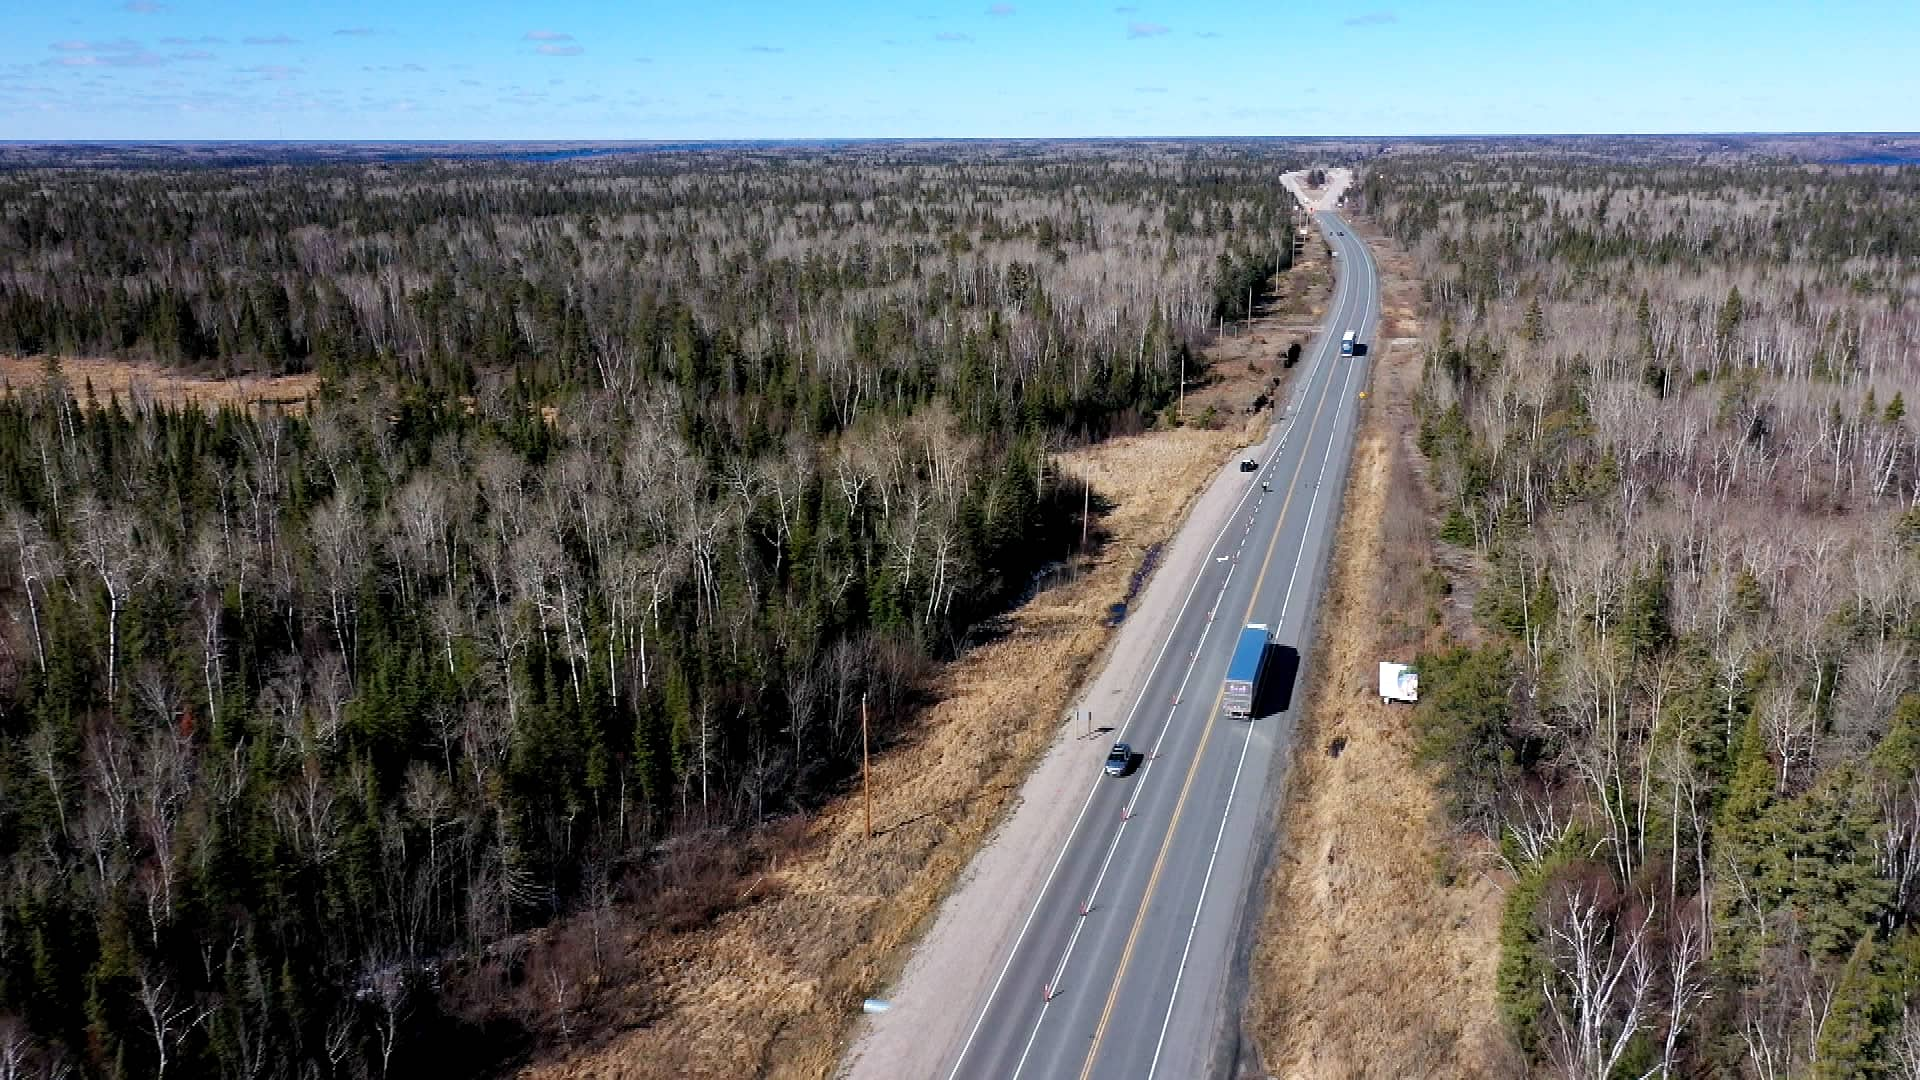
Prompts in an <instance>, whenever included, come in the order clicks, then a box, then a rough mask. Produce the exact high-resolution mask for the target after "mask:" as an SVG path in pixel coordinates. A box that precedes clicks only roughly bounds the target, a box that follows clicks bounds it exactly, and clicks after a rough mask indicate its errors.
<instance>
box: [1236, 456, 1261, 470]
mask: <svg viewBox="0 0 1920 1080" xmlns="http://www.w3.org/2000/svg"><path fill="white" fill-rule="evenodd" d="M1259 467H1260V463H1259V462H1257V461H1255V460H1253V459H1252V458H1241V459H1240V471H1241V472H1252V471H1253V470H1255V469H1257V468H1259Z"/></svg>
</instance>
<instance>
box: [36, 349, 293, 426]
mask: <svg viewBox="0 0 1920 1080" xmlns="http://www.w3.org/2000/svg"><path fill="white" fill-rule="evenodd" d="M58 364H59V370H60V376H61V378H63V379H65V380H66V381H67V385H68V388H69V390H70V392H71V393H72V394H73V396H74V397H75V399H77V400H78V401H79V402H80V403H81V404H83V405H85V404H87V403H88V402H89V401H91V402H93V403H96V404H98V405H99V406H101V407H102V408H104V407H106V405H107V404H108V403H109V402H114V401H117V402H119V403H120V407H121V408H122V409H132V408H135V407H137V406H144V405H145V404H148V403H153V404H159V405H166V406H169V407H174V408H179V407H182V406H186V405H198V406H199V407H201V408H203V409H209V410H211V409H218V408H221V407H223V406H234V407H236V408H274V409H279V410H281V411H283V412H287V413H292V414H294V415H299V414H301V413H303V412H305V411H306V407H307V402H308V401H310V400H311V399H312V398H313V396H314V395H315V394H316V393H318V392H319V390H320V376H318V375H316V374H313V373H307V374H304V375H240V376H236V377H234V378H230V379H217V378H208V377H204V376H199V375H190V374H187V373H185V372H182V371H176V370H173V369H170V368H165V367H161V366H160V365H158V364H151V363H145V362H141V361H135V360H114V359H108V358H105V357H93V356H63V357H60V358H59V359H58ZM46 377H47V358H46V357H44V356H0V394H10V393H15V392H19V391H22V390H25V389H27V388H29V387H37V386H39V385H41V384H42V383H43V382H45V381H46Z"/></svg>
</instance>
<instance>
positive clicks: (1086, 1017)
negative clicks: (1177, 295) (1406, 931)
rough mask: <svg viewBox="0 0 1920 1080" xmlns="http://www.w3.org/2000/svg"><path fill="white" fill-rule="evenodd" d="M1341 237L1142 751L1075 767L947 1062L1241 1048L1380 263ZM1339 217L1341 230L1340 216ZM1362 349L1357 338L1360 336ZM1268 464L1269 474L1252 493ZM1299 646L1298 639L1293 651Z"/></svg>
mask: <svg viewBox="0 0 1920 1080" xmlns="http://www.w3.org/2000/svg"><path fill="white" fill-rule="evenodd" d="M1317 218H1318V221H1319V224H1320V227H1321V229H1322V232H1323V233H1324V235H1325V237H1326V239H1327V241H1328V243H1329V244H1330V245H1331V246H1332V247H1333V249H1334V250H1335V251H1336V252H1338V255H1339V257H1338V258H1337V259H1336V260H1335V261H1336V264H1337V270H1338V274H1337V283H1336V285H1335V290H1334V298H1333V301H1332V303H1331V304H1330V306H1329V309H1328V317H1327V320H1326V322H1325V324H1324V325H1323V326H1322V328H1321V333H1320V336H1319V338H1318V340H1317V341H1316V342H1315V343H1314V346H1313V348H1312V349H1311V350H1310V351H1309V353H1308V354H1307V357H1306V358H1305V359H1306V367H1305V369H1304V372H1303V375H1302V377H1300V378H1297V379H1296V380H1295V385H1294V388H1293V390H1292V393H1291V395H1290V397H1289V400H1288V402H1287V407H1286V408H1285V410H1284V415H1282V416H1281V417H1280V418H1278V419H1277V420H1276V422H1275V425H1274V428H1273V430H1272V432H1271V433H1270V434H1269V436H1268V439H1267V441H1266V443H1265V444H1264V446H1263V448H1262V449H1261V450H1259V451H1256V453H1257V454H1258V455H1259V456H1260V463H1261V467H1260V469H1259V471H1258V472H1257V473H1253V472H1250V473H1246V474H1244V475H1245V477H1246V484H1247V491H1246V494H1245V496H1244V497H1243V499H1242V501H1241V502H1240V504H1239V506H1238V508H1237V509H1236V510H1235V512H1234V514H1233V517H1232V519H1231V520H1230V521H1229V522H1228V524H1227V526H1226V527H1225V529H1224V530H1223V531H1222V532H1221V533H1220V534H1219V535H1218V536H1217V537H1216V538H1215V540H1214V547H1213V551H1212V553H1211V554H1210V555H1209V557H1208V559H1207V560H1206V562H1205V563H1204V564H1203V569H1202V570H1201V571H1200V573H1199V575H1198V576H1197V578H1196V580H1194V581H1193V582H1192V583H1191V586H1190V588H1189V589H1187V590H1184V595H1185V596H1186V600H1185V603H1184V606H1183V608H1182V610H1181V611H1180V612H1179V613H1178V615H1177V616H1176V617H1175V618H1174V619H1173V621H1172V627H1173V629H1172V631H1171V633H1170V634H1169V635H1168V637H1167V638H1166V640H1165V641H1164V642H1163V643H1161V645H1160V647H1159V649H1158V651H1157V654H1156V655H1157V659H1156V660H1155V662H1154V664H1153V667H1152V668H1151V669H1150V671H1149V672H1148V674H1147V677H1146V679H1145V683H1144V685H1145V689H1144V690H1143V691H1142V693H1141V694H1140V696H1139V698H1138V700H1137V701H1135V702H1134V704H1133V706H1132V707H1131V709H1130V711H1129V712H1128V714H1127V716H1126V717H1125V719H1124V720H1123V721H1122V722H1121V723H1120V724H1119V725H1118V728H1117V730H1115V731H1114V732H1113V736H1112V737H1113V738H1114V739H1116V740H1125V741H1127V742H1129V743H1131V744H1132V745H1133V747H1134V749H1135V750H1136V751H1137V752H1139V753H1140V754H1141V760H1140V761H1139V763H1138V764H1137V765H1136V767H1135V768H1134V769H1133V771H1132V772H1131V773H1130V774H1128V775H1126V776H1124V777H1120V778H1109V777H1105V776H1099V775H1095V776H1089V777H1088V781H1087V782H1088V785H1089V790H1088V794H1087V796H1086V800H1085V802H1084V803H1083V804H1082V805H1081V809H1080V810H1079V817H1078V819H1077V820H1076V822H1075V824H1074V825H1073V828H1072V829H1071V831H1070V832H1069V834H1068V838H1067V842H1066V845H1065V847H1064V848H1063V849H1062V850H1061V851H1060V852H1059V854H1058V856H1057V860H1056V861H1055V862H1054V863H1053V866H1052V872H1051V873H1050V874H1049V876H1048V877H1047V879H1046V882H1045V884H1044V885H1043V887H1042V888H1041V891H1040V895H1039V896H1037V897H1021V898H1010V900H1009V902H1010V903H1018V904H1020V905H1022V908H1023V915H1022V920H1023V921H1022V924H1021V929H1020V931H1019V933H1018V935H1017V936H1016V937H1015V938H1014V939H1013V941H1012V943H1011V945H1010V946H1007V947H1006V948H1005V949H1004V950H1003V951H1002V954H1001V955H999V956H996V957H995V958H994V963H995V964H996V965H997V966H998V970H997V972H996V973H995V977H994V979H993V981H992V983H991V984H990V989H989V990H988V992H987V994H986V996H985V998H984V1000H976V1001H954V1002H950V1003H949V1004H950V1006H951V1007H952V1008H954V1009H967V1010H969V1017H968V1022H967V1024H966V1027H965V1031H966V1036H965V1040H964V1042H963V1043H962V1044H961V1045H958V1046H955V1047H954V1048H953V1049H952V1050H951V1051H950V1053H949V1055H948V1062H947V1064H946V1066H945V1067H944V1068H943V1069H942V1071H941V1072H942V1075H945V1076H948V1077H949V1078H951V1080H958V1078H961V1077H988V1078H994V1080H1014V1078H1018V1077H1035V1078H1049V1080H1051V1078H1064V1077H1076V1076H1077V1077H1082V1078H1086V1077H1103V1078H1104V1077H1170V1078H1178V1080H1190V1078H1194V1077H1202V1076H1209V1075H1216V1076H1221V1075H1228V1074H1229V1073H1230V1072H1231V1070H1232V1069H1233V1067H1234V1065H1235V1061H1236V1058H1237V1055H1238V1053H1239V1045H1238V1043H1239V1035H1238V1032H1239V1013H1240V1008H1241V1004H1242V1002H1243V1000H1244V998H1245V966H1246V956H1245V953H1246V948H1247V946H1248V944H1249V943H1248V942H1247V941H1246V940H1244V939H1245V937H1246V935H1244V934H1243V929H1244V926H1243V924H1244V922H1245V918H1246V913H1247V911H1248V910H1249V904H1250V903H1251V902H1253V901H1254V900H1255V899H1256V897H1257V890H1259V889H1260V887H1261V885H1262V881H1261V877H1262V876H1264V867H1263V866H1262V865H1261V863H1262V861H1263V860H1262V859H1261V857H1260V855H1261V848H1262V845H1264V844H1266V843H1268V842H1269V837H1270V835H1271V829H1272V824H1273V817H1274V815H1273V807H1274V805H1275V800H1276V799H1277V797H1278V795H1279V792H1280V785H1281V782H1282V780H1283V779H1284V774H1285V771H1286V764H1287V761H1288V760H1289V755H1290V754H1291V752H1292V741H1293V734H1294V730H1295V717H1296V710H1297V709H1298V708H1299V707H1300V699H1301V696H1302V695H1301V692H1300V691H1301V687H1302V685H1303V684H1304V673H1305V672H1306V671H1307V670H1308V669H1309V668H1310V667H1311V660H1312V657H1311V654H1310V651H1309V645H1310V643H1311V642H1310V638H1311V636H1312V630H1313V624H1314V613H1315V610H1316V608H1317V606H1318V603H1319V599H1320V594H1321V591H1322V588H1323V586H1324V583H1325V577H1326V568H1327V564H1328V559H1329V556H1330V554H1331V550H1332V545H1333V537H1334V532H1335V523H1336V518H1337V517H1338V515H1339V512H1340V505H1341V497H1342V493H1343V492H1344V490H1345V487H1346V476H1347V464H1348V460H1349V458H1350V456H1351V453H1352V447H1353V436H1354V428H1355V424H1356V418H1357V403H1358V399H1359V395H1360V392H1361V391H1362V389H1364V388H1365V386H1366V385H1367V368H1368V365H1369V364H1370V362H1371V359H1370V357H1369V356H1366V355H1361V356H1353V357H1343V356H1341V355H1340V337H1341V335H1342V334H1343V333H1344V332H1346V331H1348V330H1353V331H1356V332H1357V333H1358V335H1359V339H1360V341H1361V343H1362V344H1363V345H1371V344H1372V340H1373V331H1374V326H1375V323H1376V321H1377V319H1378V315H1379V310H1380V303H1379V282H1378V276H1377V272H1376V269H1375V266H1374V263H1373V260H1372V257H1371V256H1370V254H1369V253H1368V251H1367V248H1366V245H1365V244H1364V243H1362V242H1361V241H1360V240H1359V238H1357V237H1356V236H1354V235H1353V233H1352V230H1351V229H1349V228H1348V227H1347V226H1346V224H1345V222H1343V221H1341V220H1340V219H1339V218H1337V217H1335V216H1334V215H1332V214H1320V215H1317ZM1343 234H1344V235H1343ZM1363 351H1367V352H1370V351H1371V350H1370V349H1368V350H1363ZM1262 482H1264V483H1266V484H1268V485H1270V486H1271V489H1272V490H1271V491H1270V492H1268V491H1263V490H1262V488H1261V484H1262ZM1250 622H1259V623H1266V624H1267V625H1268V626H1270V627H1273V628H1274V629H1275V637H1274V641H1275V644H1276V645H1278V646H1281V647H1282V648H1281V649H1280V650H1276V651H1272V652H1270V654H1269V664H1274V663H1276V662H1278V663H1279V667H1278V668H1277V669H1275V670H1276V673H1277V674H1278V675H1279V676H1280V678H1273V677H1269V679H1268V684H1269V685H1268V687H1267V689H1266V690H1264V691H1263V694H1262V703H1261V706H1260V707H1257V708H1256V709H1255V715H1254V718H1253V719H1252V720H1251V721H1250V722H1249V721H1244V720H1236V719H1233V718H1231V717H1228V716H1225V715H1224V714H1222V713H1221V711H1220V692H1221V683H1222V680H1223V679H1224V678H1225V675H1226V668H1227V661H1228V658H1229V656H1230V654H1231V653H1232V651H1233V646H1234V639H1235V637H1236V635H1237V634H1238V632H1239V630H1240V628H1241V627H1242V626H1244V625H1245V624H1247V623H1250ZM1292 650H1298V651H1297V654H1295V653H1292Z"/></svg>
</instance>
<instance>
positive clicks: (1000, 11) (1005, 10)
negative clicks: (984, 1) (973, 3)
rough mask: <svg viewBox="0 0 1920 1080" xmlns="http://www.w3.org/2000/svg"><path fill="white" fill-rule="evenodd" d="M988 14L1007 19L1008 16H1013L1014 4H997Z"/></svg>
mask: <svg viewBox="0 0 1920 1080" xmlns="http://www.w3.org/2000/svg"><path fill="white" fill-rule="evenodd" d="M987 14H989V15H995V16H999V17H1000V18H1005V17H1007V16H1008V15H1011V14H1013V5H1012V4H995V5H993V6H992V7H990V8H988V9H987Z"/></svg>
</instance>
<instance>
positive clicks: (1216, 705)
mask: <svg viewBox="0 0 1920 1080" xmlns="http://www.w3.org/2000/svg"><path fill="white" fill-rule="evenodd" d="M1332 363H1333V365H1334V369H1337V368H1338V367H1339V363H1340V357H1339V356H1337V355H1336V356H1334V357H1332ZM1337 381H1339V380H1337V379H1335V378H1334V375H1333V369H1329V371H1328V372H1327V382H1326V385H1325V386H1324V387H1322V388H1321V390H1320V404H1318V405H1316V406H1314V410H1313V419H1312V420H1311V421H1310V422H1309V423H1308V424H1307V434H1306V438H1304V439H1302V440H1301V442H1300V453H1299V460H1298V463H1297V464H1295V465H1294V467H1293V478H1292V479H1290V480H1288V481H1287V495H1286V498H1285V499H1284V500H1282V501H1281V503H1280V517H1279V519H1278V520H1276V521H1275V522H1274V525H1273V538H1272V539H1270V540H1268V541H1267V554H1266V557H1265V558H1263V559H1261V560H1260V576H1259V577H1257V578H1255V579H1254V582H1253V594H1252V597H1251V598H1250V599H1249V600H1248V601H1247V611H1246V615H1244V616H1242V619H1241V622H1242V625H1244V624H1245V620H1246V619H1248V618H1251V617H1252V615H1253V609H1254V605H1256V604H1258V603H1259V602H1260V586H1261V585H1262V584H1264V583H1265V582H1266V580H1267V568H1268V566H1269V565H1270V564H1272V562H1273V553H1274V551H1275V550H1276V549H1277V548H1278V547H1279V544H1280V533H1281V526H1282V525H1284V524H1285V523H1286V520H1287V508H1288V507H1290V506H1292V505H1293V494H1294V492H1295V491H1296V490H1297V489H1298V488H1299V486H1300V474H1301V473H1302V472H1304V471H1305V470H1306V466H1307V448H1308V447H1309V446H1311V445H1312V444H1313V433H1314V432H1316V431H1318V430H1319V429H1320V416H1321V414H1322V413H1324V412H1326V409H1327V399H1328V398H1330V397H1332V396H1333V384H1334V383H1335V382H1337ZM1274 629H1275V630H1276V631H1277V630H1278V629H1279V627H1277V626H1276V627H1275V628H1274ZM1225 695H1226V686H1225V684H1222V685H1221V687H1220V689H1219V690H1217V691H1215V692H1214V695H1213V709H1212V710H1211V711H1210V712H1209V713H1208V714H1207V726H1206V729H1205V730H1204V731H1202V732H1201V734H1200V747H1199V749H1198V750H1196V751H1194V755H1193V764H1191V765H1189V766H1187V778H1186V781H1185V782H1184V783H1182V784H1181V785H1180V797H1179V799H1178V800H1177V801H1176V802H1175V803H1174V806H1173V820H1172V822H1170V823H1169V824H1168V825H1167V838H1166V839H1165V840H1163V841H1161V843H1160V855H1159V857H1158V858H1156V859H1154V861H1153V872H1152V873H1151V874H1149V875H1148V876H1147V891H1146V893H1145V894H1144V895H1143V896H1141V898H1140V911H1139V914H1137V915H1135V916H1134V917H1133V929H1132V930H1131V931H1129V932H1128V933H1127V947H1126V948H1125V949H1124V950H1122V952H1121V953H1120V968H1119V970H1118V971H1116V972H1114V976H1113V989H1112V990H1110V991H1108V993H1107V1005H1106V1008H1104V1009H1102V1010H1100V1023H1099V1025H1098V1026H1096V1027H1095V1028H1094V1029H1093V1042H1092V1044H1091V1045H1090V1046H1089V1047H1088V1049H1087V1064H1086V1067H1085V1068H1083V1069H1082V1070H1080V1080H1087V1078H1088V1077H1089V1076H1091V1075H1093V1063H1094V1062H1095V1061H1096V1060H1098V1058H1099V1056H1100V1040H1101V1039H1102V1038H1104V1037H1105V1036H1106V1033H1107V1022H1108V1021H1109V1020H1111V1019H1112V1017H1113V1006H1114V1003H1115V1002H1117V1001H1118V1000H1119V999H1120V984H1121V983H1122V982H1123V981H1124V980H1125V978H1126V974H1127V965H1128V963H1129V962H1130V961H1132V959H1133V947H1134V945H1135V944H1137V943H1138V941H1139V939H1140V928H1141V926H1143V925H1145V923H1146V920H1147V908H1148V906H1149V905H1150V904H1151V903H1152V901H1153V893H1154V890H1155V889H1156V888H1158V886H1159V884H1160V871H1161V870H1163V869H1165V867H1166V863H1167V852H1169V851H1171V850H1172V849H1173V838H1174V836H1175V835H1176V834H1177V833H1178V832H1179V829H1180V816H1181V815H1182V814H1184V813H1186V810H1187V792H1188V791H1189V790H1190V789H1191V788H1192V787H1193V778H1194V777H1195V776H1196V775H1198V774H1199V772H1200V762H1201V760H1202V759H1203V758H1205V757H1206V750H1207V743H1208V742H1209V741H1210V740H1211V739H1212V738H1213V723H1214V720H1215V719H1217V718H1218V717H1219V715H1220V701H1221V699H1222V698H1223V697H1224V696H1225ZM1247 722H1248V723H1252V722H1253V721H1252V718H1251V717H1249V718H1248V721H1247Z"/></svg>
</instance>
